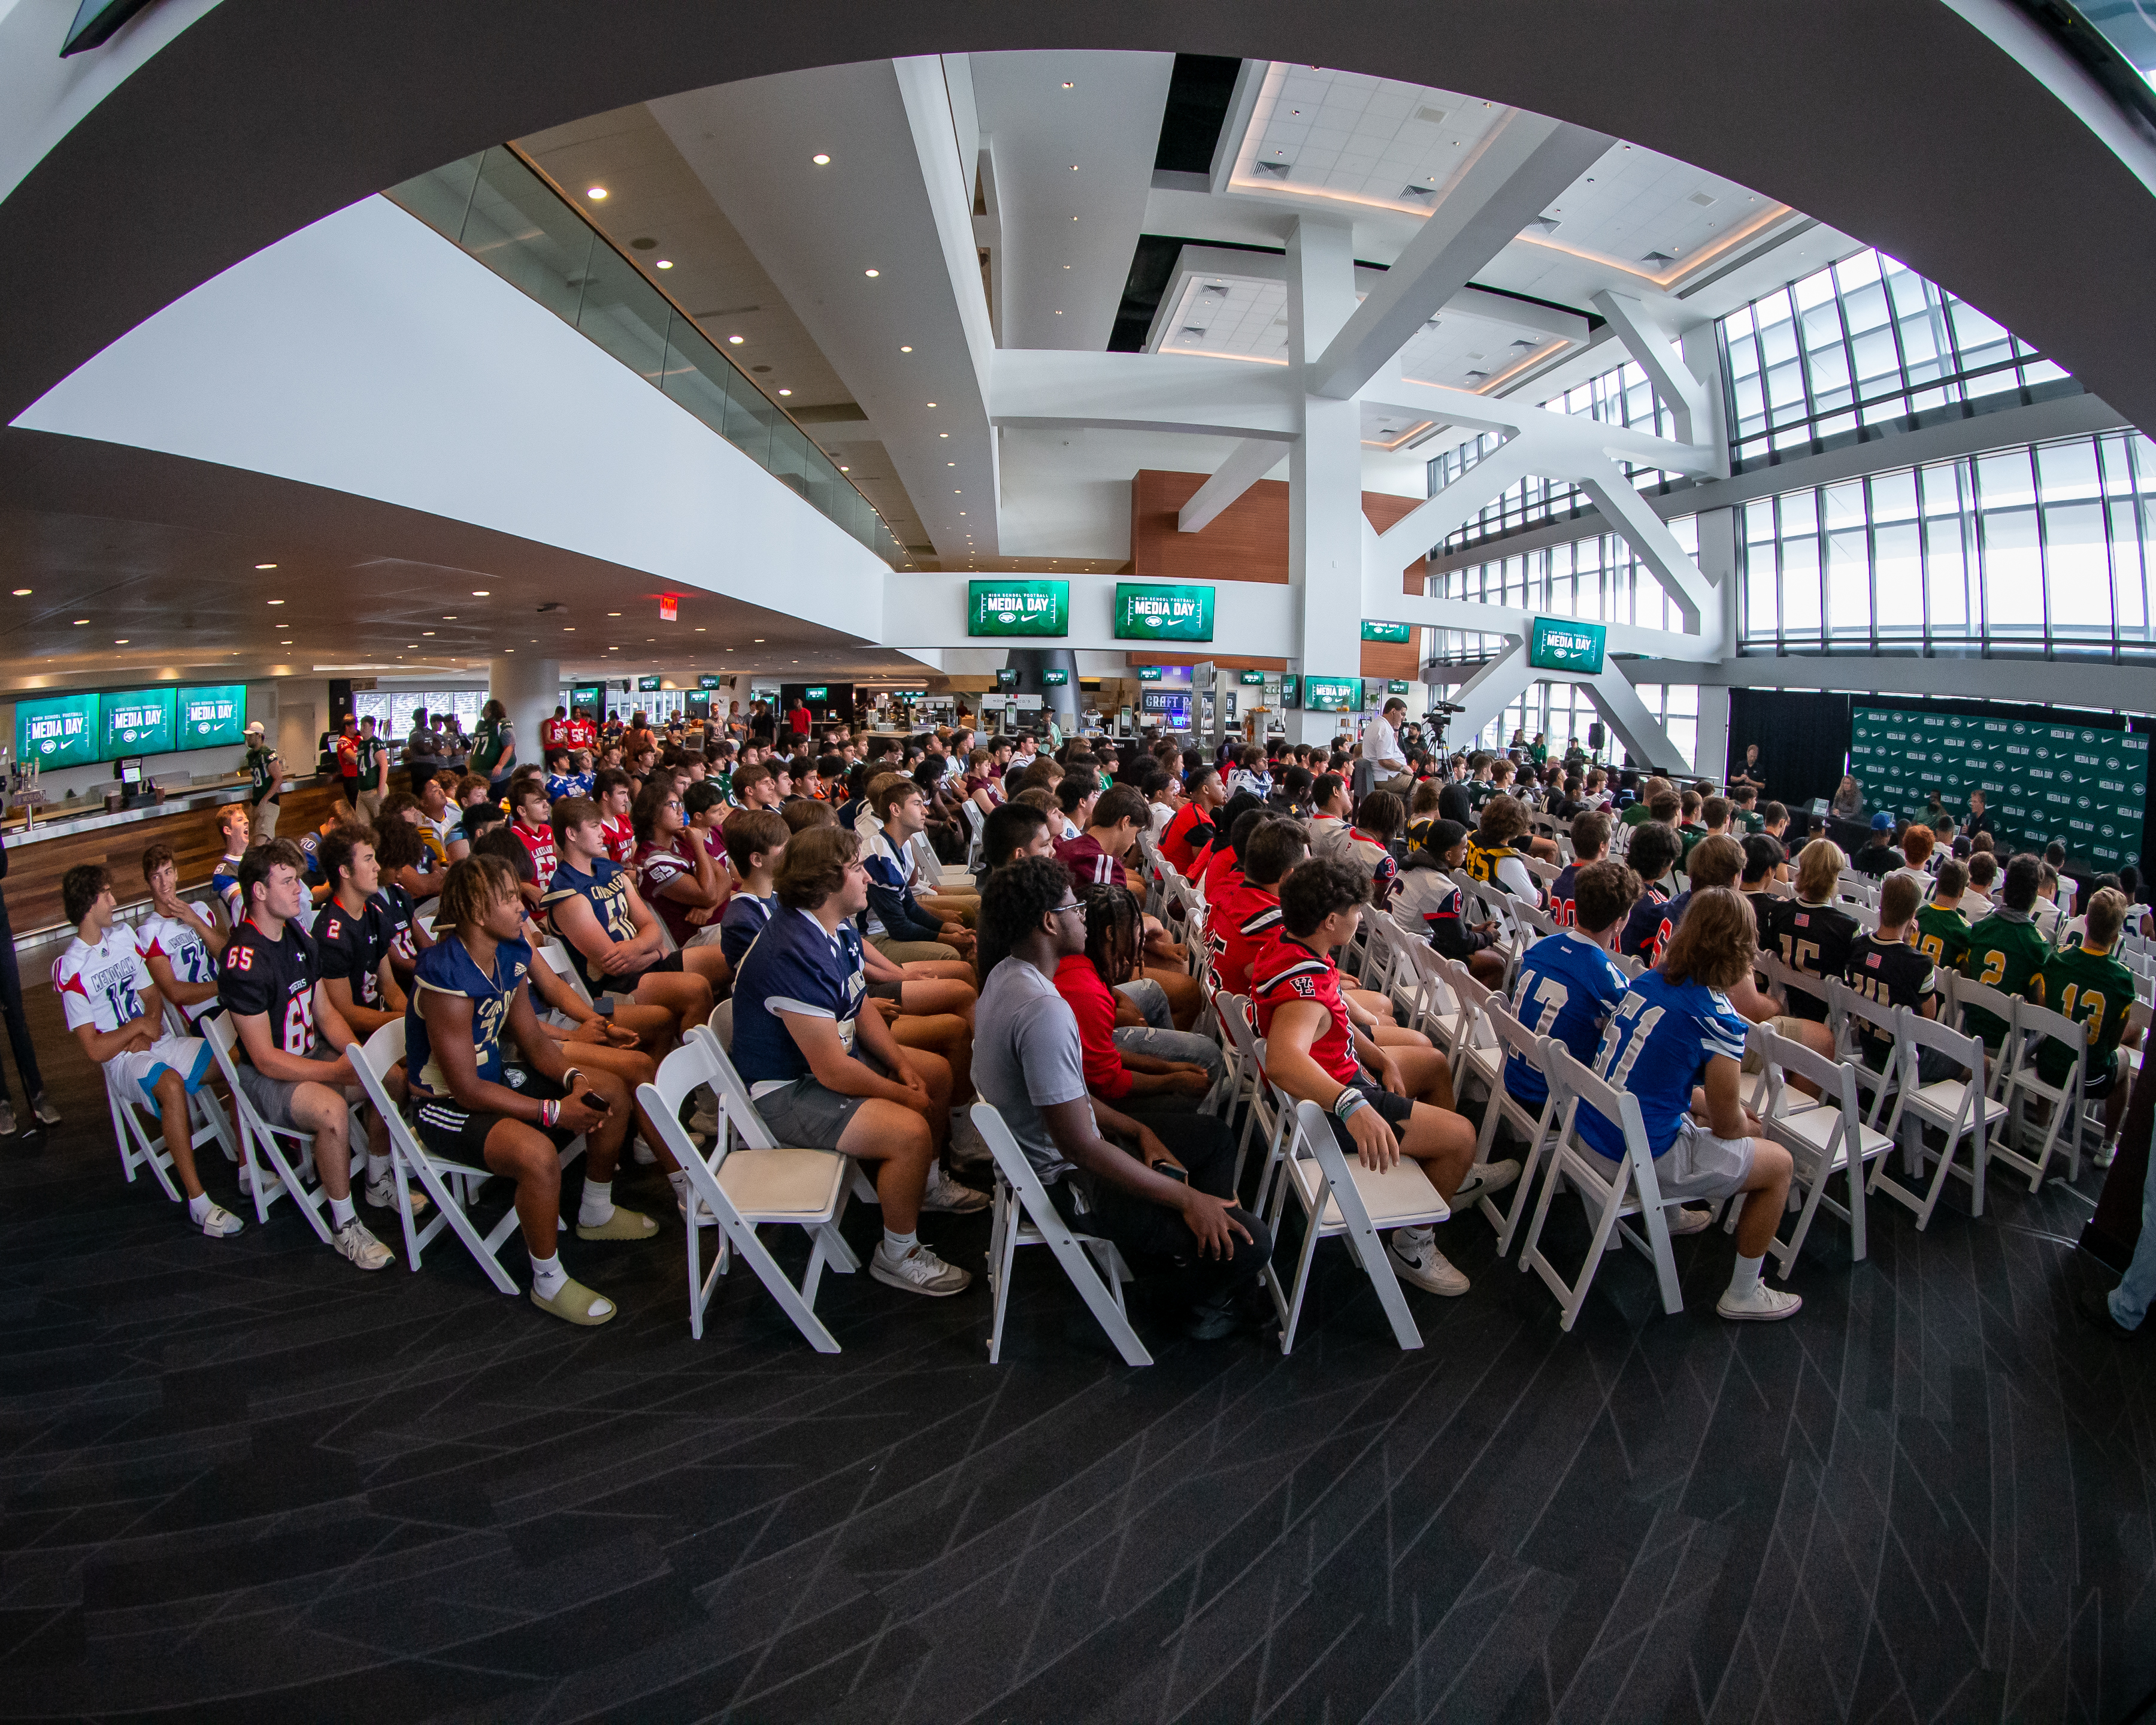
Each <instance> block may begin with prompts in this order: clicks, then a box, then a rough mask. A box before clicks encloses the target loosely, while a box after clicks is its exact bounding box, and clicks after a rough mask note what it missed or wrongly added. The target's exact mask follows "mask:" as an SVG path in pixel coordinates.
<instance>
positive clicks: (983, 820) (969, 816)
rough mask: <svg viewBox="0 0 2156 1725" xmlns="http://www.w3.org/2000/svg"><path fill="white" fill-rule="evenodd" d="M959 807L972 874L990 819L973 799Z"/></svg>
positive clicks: (979, 864)
mask: <svg viewBox="0 0 2156 1725" xmlns="http://www.w3.org/2000/svg"><path fill="white" fill-rule="evenodd" d="M958 807H959V808H960V809H962V810H963V811H964V812H965V817H966V868H967V870H968V872H969V873H970V872H973V871H974V870H978V869H979V867H980V866H981V834H982V833H983V830H985V829H986V828H987V826H988V816H986V815H985V814H982V813H981V805H980V804H979V803H976V802H975V801H974V800H973V798H971V797H968V798H966V800H965V801H964V802H962V803H960V804H959V805H958ZM1139 855H1141V856H1142V855H1144V851H1143V850H1142V848H1141V850H1140V851H1139Z"/></svg>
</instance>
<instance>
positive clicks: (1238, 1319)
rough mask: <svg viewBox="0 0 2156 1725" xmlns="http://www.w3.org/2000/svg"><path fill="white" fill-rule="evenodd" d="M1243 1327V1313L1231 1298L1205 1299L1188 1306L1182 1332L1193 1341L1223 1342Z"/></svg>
mask: <svg viewBox="0 0 2156 1725" xmlns="http://www.w3.org/2000/svg"><path fill="white" fill-rule="evenodd" d="M1243 1327H1245V1325H1244V1318H1243V1314H1242V1313H1241V1312H1238V1311H1237V1310H1236V1309H1235V1301H1234V1300H1233V1299H1232V1298H1229V1299H1222V1300H1207V1301H1201V1302H1200V1303H1199V1304H1198V1305H1196V1306H1193V1307H1191V1308H1190V1316H1189V1317H1187V1318H1185V1319H1184V1320H1183V1334H1184V1335H1186V1336H1188V1337H1189V1338H1190V1339H1191V1340H1192V1341H1193V1342H1224V1341H1225V1340H1227V1338H1228V1337H1230V1336H1232V1335H1234V1334H1235V1332H1237V1331H1239V1330H1240V1329H1242V1328H1243Z"/></svg>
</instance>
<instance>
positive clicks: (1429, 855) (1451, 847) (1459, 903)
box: [1394, 816, 1505, 988]
mask: <svg viewBox="0 0 2156 1725" xmlns="http://www.w3.org/2000/svg"><path fill="white" fill-rule="evenodd" d="M1466 861H1467V829H1466V827H1464V826H1462V825H1460V823H1459V822H1458V821H1456V820H1452V819H1447V818H1445V817H1444V816H1440V817H1439V818H1438V819H1435V820H1433V821H1431V822H1430V824H1429V825H1427V826H1426V827H1424V829H1423V834H1422V841H1421V843H1419V844H1418V845H1416V846H1415V848H1414V850H1410V851H1409V853H1408V860H1407V866H1406V867H1405V868H1404V869H1402V870H1400V894H1399V903H1398V904H1397V905H1396V906H1394V915H1395V916H1398V917H1400V918H1407V917H1419V918H1420V919H1421V926H1422V930H1423V932H1424V934H1425V935H1427V936H1428V937H1429V939H1430V945H1431V946H1432V947H1435V949H1436V950H1437V951H1438V952H1442V953H1443V954H1444V955H1445V957H1448V958H1450V959H1452V960H1453V961H1454V962H1455V963H1460V964H1464V965H1466V967H1467V970H1468V973H1469V974H1470V975H1471V976H1472V977H1473V978H1475V980H1476V982H1478V983H1481V984H1482V986H1483V987H1484V988H1499V987H1501V986H1502V984H1503V983H1504V980H1505V955H1504V954H1503V953H1501V952H1498V951H1497V950H1496V942H1497V920H1496V917H1494V916H1486V917H1484V918H1483V919H1482V921H1481V922H1469V921H1468V920H1467V915H1466V911H1467V895H1466V893H1464V892H1463V891H1460V884H1459V882H1457V881H1456V880H1454V879H1453V878H1452V876H1453V875H1454V874H1455V873H1456V872H1458V871H1459V870H1461V869H1463V868H1465V867H1466Z"/></svg>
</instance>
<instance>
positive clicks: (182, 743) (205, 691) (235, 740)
mask: <svg viewBox="0 0 2156 1725" xmlns="http://www.w3.org/2000/svg"><path fill="white" fill-rule="evenodd" d="M178 705H179V747H182V748H183V749H214V748H223V747H227V746H232V747H237V746H238V745H239V744H241V743H243V742H246V741H247V685H246V684H244V683H213V684H207V685H202V686H199V687H196V688H183V689H182V690H181V691H180V692H179V700H178Z"/></svg>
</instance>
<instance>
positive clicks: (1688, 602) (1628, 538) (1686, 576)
mask: <svg viewBox="0 0 2156 1725" xmlns="http://www.w3.org/2000/svg"><path fill="white" fill-rule="evenodd" d="M1576 477H1577V478H1578V481H1579V484H1580V485H1581V487H1582V488H1583V489H1584V490H1585V491H1586V493H1587V495H1589V496H1590V497H1592V498H1593V499H1594V501H1595V504H1596V506H1598V507H1599V509H1600V510H1601V511H1602V514H1603V516H1604V519H1605V520H1607V521H1609V523H1610V525H1611V526H1614V527H1615V528H1616V530H1617V531H1619V532H1620V533H1621V534H1622V535H1624V536H1625V543H1626V544H1628V545H1630V547H1632V549H1633V551H1634V552H1636V553H1637V554H1638V556H1639V558H1640V562H1643V563H1645V565H1646V566H1647V567H1648V569H1649V570H1650V571H1651V572H1653V575H1654V578H1655V580H1656V581H1658V582H1660V583H1661V588H1662V591H1663V592H1664V593H1667V594H1668V595H1669V596H1670V598H1671V603H1674V604H1675V605H1676V608H1677V610H1678V612H1679V614H1681V615H1682V617H1683V618H1684V625H1685V633H1686V634H1699V633H1700V632H1701V629H1702V622H1701V619H1702V617H1705V616H1707V615H1708V614H1710V613H1712V615H1713V618H1714V621H1715V624H1716V627H1715V628H1714V629H1710V630H1708V631H1707V633H1708V634H1712V635H1715V636H1716V637H1717V639H1718V638H1719V635H1720V623H1721V614H1720V612H1719V610H1718V609H1717V603H1718V601H1717V596H1716V595H1715V593H1714V592H1713V590H1712V588H1710V587H1708V585H1707V578H1706V577H1705V576H1704V575H1702V574H1701V573H1700V572H1699V566H1698V565H1697V563H1695V562H1692V560H1691V557H1690V556H1688V555H1687V554H1686V551H1685V548H1684V547H1682V546H1681V545H1680V544H1678V543H1677V539H1676V534H1674V533H1672V532H1671V531H1670V530H1669V528H1668V527H1667V526H1665V525H1664V524H1663V521H1662V518H1661V516H1658V515H1656V514H1655V511H1653V510H1651V509H1650V508H1649V507H1648V506H1647V501H1646V500H1645V498H1644V497H1642V496H1640V494H1639V493H1638V492H1637V491H1635V490H1633V489H1632V482H1631V481H1630V480H1628V479H1626V478H1625V474H1624V470H1622V469H1621V468H1620V467H1619V466H1618V465H1617V464H1616V463H1615V462H1614V461H1605V462H1604V463H1603V464H1602V468H1601V470H1600V471H1599V472H1597V473H1583V474H1579V475H1576Z"/></svg>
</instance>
